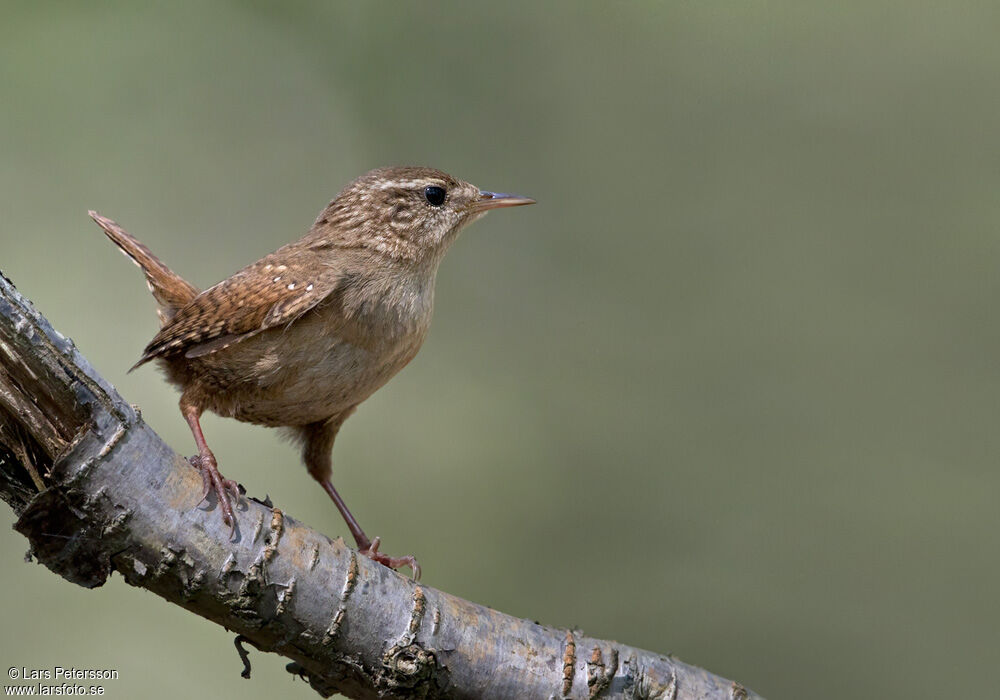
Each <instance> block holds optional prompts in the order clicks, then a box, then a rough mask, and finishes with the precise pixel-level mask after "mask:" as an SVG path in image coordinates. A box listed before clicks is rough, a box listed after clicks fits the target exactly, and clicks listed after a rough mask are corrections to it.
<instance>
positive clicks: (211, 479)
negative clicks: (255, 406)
mask: <svg viewBox="0 0 1000 700" xmlns="http://www.w3.org/2000/svg"><path fill="white" fill-rule="evenodd" d="M181 413H183V414H184V419H185V420H186V421H187V424H188V425H189V426H190V428H191V434H192V435H194V442H195V444H196V445H197V446H198V455H197V456H195V457H191V458H190V459H189V460H188V461H190V462H191V464H192V466H194V467H195V468H196V469H197V470H198V471H200V472H201V479H202V482H203V484H204V486H205V491H204V493H203V494H202V497H201V500H203V501H204V500H205V499H206V498H207V497H208V494H209V492H210V491H215V495H216V497H217V498H218V499H219V510H221V511H222V522H224V523H225V524H226V525H229V528H230V529H229V536H230V538H231V537H232V536H233V535H234V534H236V517H235V516H234V515H233V506H232V503H230V500H229V498H230V493H232V495H233V499H234V500H235V501H236V502H237V503H238V502H239V500H240V491H239V484H237V483H236V482H235V481H233V480H232V479H226V478H225V477H223V476H222V474H221V473H219V465H218V463H217V462H216V461H215V455H214V454H212V450H210V449H209V448H208V443H207V442H205V435H204V434H203V433H202V432H201V421H200V418H201V409H200V408H199V407H198V406H195V405H192V404H189V403H186V402H184V401H182V402H181Z"/></svg>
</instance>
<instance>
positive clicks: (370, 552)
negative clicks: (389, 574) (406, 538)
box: [361, 537, 420, 581]
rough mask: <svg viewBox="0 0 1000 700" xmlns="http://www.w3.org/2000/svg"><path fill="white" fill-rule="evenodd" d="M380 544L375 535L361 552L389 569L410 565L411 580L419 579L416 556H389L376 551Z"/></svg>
mask: <svg viewBox="0 0 1000 700" xmlns="http://www.w3.org/2000/svg"><path fill="white" fill-rule="evenodd" d="M381 544H382V539H381V538H380V537H376V538H375V539H373V540H372V541H371V544H369V545H368V546H367V547H365V548H364V549H362V550H361V554H363V555H365V556H366V557H368V558H369V559H371V560H372V561H377V562H378V563H379V564H382V565H383V566H388V567H389V568H390V569H398V568H400V567H403V566H408V567H410V571H412V572H413V580H414V581H419V580H420V564H418V563H417V559H416V557H414V556H413V555H412V554H408V555H407V556H405V557H390V556H389V555H388V554H382V552H380V551H378V548H379V545H381Z"/></svg>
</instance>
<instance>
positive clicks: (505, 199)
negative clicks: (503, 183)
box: [469, 192, 535, 212]
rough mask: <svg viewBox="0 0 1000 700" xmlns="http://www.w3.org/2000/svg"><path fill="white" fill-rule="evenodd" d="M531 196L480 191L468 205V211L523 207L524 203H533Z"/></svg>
mask: <svg viewBox="0 0 1000 700" xmlns="http://www.w3.org/2000/svg"><path fill="white" fill-rule="evenodd" d="M534 203H535V200H533V199H532V198H531V197H521V196H520V195H516V194H503V193H501V192H480V193H479V199H477V200H476V201H474V202H473V203H472V204H471V205H470V206H469V211H473V212H479V211H486V210H488V209H499V208H500V207H523V206H524V205H525V204H534Z"/></svg>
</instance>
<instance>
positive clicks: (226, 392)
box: [90, 167, 534, 577]
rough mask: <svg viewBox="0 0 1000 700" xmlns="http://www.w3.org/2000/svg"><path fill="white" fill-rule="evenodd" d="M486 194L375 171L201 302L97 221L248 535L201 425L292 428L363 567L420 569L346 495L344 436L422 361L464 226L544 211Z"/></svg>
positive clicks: (202, 463)
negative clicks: (211, 415) (127, 269)
mask: <svg viewBox="0 0 1000 700" xmlns="http://www.w3.org/2000/svg"><path fill="white" fill-rule="evenodd" d="M533 202H534V200H532V199H529V198H527V197H519V196H516V195H510V194H497V193H493V192H484V191H480V190H479V188H478V187H474V186H472V185H470V184H469V183H467V182H463V181H461V180H458V179H456V178H453V177H451V176H450V175H448V174H446V173H443V172H441V171H440V170H434V169H432V168H418V167H394V168H382V169H378V170H373V171H371V172H369V173H367V174H365V175H362V176H361V177H359V178H358V179H357V180H355V181H354V182H352V183H351V184H349V185H348V186H347V187H346V188H344V190H343V191H342V192H341V193H340V194H339V195H337V198H336V199H334V200H333V201H332V202H330V203H329V204H328V205H327V207H326V208H325V209H324V210H323V211H322V212H321V213H320V215H319V218H317V219H316V222H315V223H314V224H313V226H312V228H311V229H310V230H309V232H308V233H307V234H306V235H305V236H304V237H303V238H301V239H299V240H298V241H296V242H294V243H290V244H288V245H286V246H284V247H283V248H279V249H278V250H276V251H275V252H273V253H271V254H270V255H268V256H266V257H264V258H262V259H261V260H258V261H257V262H255V263H253V264H251V265H248V266H247V267H245V268H243V269H242V270H240V271H239V272H237V273H236V274H235V275H233V276H232V277H230V278H229V279H226V280H223V281H222V282H219V283H218V284H216V285H215V286H214V287H211V288H210V289H206V290H205V291H204V292H199V291H198V289H196V288H195V287H193V286H192V285H191V284H189V283H188V282H186V281H185V280H184V279H182V278H181V277H179V276H178V275H177V274H175V273H174V272H172V271H171V270H170V269H169V268H167V266H166V265H164V264H163V263H162V262H160V261H159V260H158V259H157V258H156V257H155V256H154V255H153V254H152V253H151V252H150V251H149V249H148V248H146V246H144V245H143V244H142V243H140V242H139V241H137V240H136V239H135V238H133V237H132V236H131V235H129V234H128V233H126V232H125V231H124V230H123V229H122V228H121V227H120V226H118V224H116V223H115V222H114V221H111V220H110V219H107V218H105V217H103V216H101V215H99V214H98V213H96V212H93V211H92V212H90V216H91V217H92V218H93V219H94V221H96V222H97V223H98V224H99V225H100V226H101V227H102V228H103V229H104V232H105V233H106V234H107V235H108V237H109V238H110V239H111V240H112V241H114V242H115V243H116V244H117V245H118V247H119V248H121V249H122V252H124V253H125V254H126V255H127V256H128V257H130V258H131V259H132V260H133V261H134V262H135V263H136V264H137V265H138V266H139V267H140V268H142V271H143V273H144V274H145V275H146V281H147V282H148V284H149V288H150V291H151V292H152V293H153V296H154V297H155V298H156V301H157V302H158V303H159V309H158V313H159V316H160V326H161V327H160V332H159V333H157V334H156V336H155V337H154V338H153V339H152V340H151V341H150V343H149V345H147V346H146V349H145V352H144V353H143V355H142V357H141V358H140V359H139V361H138V362H137V363H136V365H135V366H134V367H133V369H135V367H138V366H139V365H142V364H144V363H146V362H149V361H150V360H157V361H159V362H160V364H161V365H162V367H163V368H164V369H165V370H166V375H167V378H168V380H169V381H170V382H172V383H173V384H175V385H176V386H177V387H178V388H180V390H181V400H180V408H181V413H183V415H184V418H185V419H186V420H187V422H188V425H189V426H190V427H191V432H192V433H193V434H194V440H195V443H196V444H197V446H198V456H196V457H192V458H191V463H192V464H193V465H194V466H195V467H197V468H198V469H199V470H200V471H201V475H202V478H203V479H204V482H205V494H204V495H205V497H207V496H208V494H209V493H210V492H212V491H214V492H215V494H216V496H217V497H218V500H219V508H220V510H221V512H222V518H223V521H224V522H225V523H226V524H227V525H230V527H231V528H232V531H231V533H230V536H232V534H233V533H234V532H235V528H236V519H235V516H234V515H233V508H232V504H231V502H230V492H231V493H232V495H233V497H234V498H235V499H236V500H237V501H238V500H239V491H238V489H237V485H236V483H235V482H234V481H231V480H229V479H225V478H223V476H222V475H221V474H220V473H219V469H218V466H217V464H216V461H215V456H214V455H213V454H212V451H211V450H210V449H209V447H208V444H207V443H206V442H205V437H204V435H203V434H202V432H201V425H200V423H199V419H200V417H201V414H202V413H203V412H204V411H206V410H208V411H213V412H215V413H217V414H219V415H220V416H229V417H231V418H235V419H237V420H240V421H246V422H249V423H257V424H260V425H267V426H272V427H282V428H285V429H286V430H288V431H289V432H290V434H291V436H292V437H293V438H294V439H295V440H297V441H298V442H300V443H301V445H302V457H303V459H304V461H305V463H306V467H307V468H308V470H309V473H310V474H311V475H312V477H313V478H314V479H316V481H318V482H319V483H320V484H321V485H322V486H323V488H324V489H325V490H326V492H327V493H328V494H329V495H330V498H332V499H333V502H334V503H335V504H336V506H337V508H338V510H339V511H340V514H341V515H342V516H343V517H344V520H345V521H346V522H347V527H348V528H349V529H350V531H351V534H352V535H354V539H355V541H356V542H357V544H358V548H359V550H360V551H361V553H362V554H365V555H366V556H368V557H370V558H372V559H374V560H375V561H378V562H380V563H382V564H385V565H386V566H389V567H392V568H397V567H401V566H409V567H410V568H411V569H412V571H413V574H414V577H419V575H420V567H419V566H418V565H417V561H416V559H414V557H412V556H405V557H390V556H387V555H385V554H382V553H381V552H379V538H377V537H376V538H375V539H374V540H370V539H368V537H367V536H366V535H365V533H364V531H363V530H362V529H361V527H360V526H359V525H358V522H357V520H355V519H354V516H353V515H351V512H350V511H349V510H348V509H347V506H346V505H345V504H344V501H343V499H342V498H341V497H340V494H338V493H337V490H336V489H335V488H334V487H333V483H332V482H331V480H330V477H331V464H332V462H331V451H332V449H333V442H334V439H335V438H336V437H337V431H338V430H339V429H340V426H341V425H342V424H343V423H344V421H345V420H346V419H347V417H348V416H350V415H351V414H352V413H353V412H354V410H355V409H356V408H357V407H358V404H360V403H361V402H362V401H364V400H365V399H367V398H368V397H369V396H371V395H372V393H374V392H375V390H376V389H378V388H379V387H381V386H382V385H383V384H385V383H386V382H387V381H389V379H390V378H391V377H392V376H393V375H394V374H396V373H397V372H398V371H399V370H401V369H402V368H403V367H405V366H406V364H407V363H408V362H409V361H410V360H412V359H413V357H414V356H415V355H416V354H417V351H418V350H419V349H420V346H421V344H422V343H423V342H424V337H425V336H426V335H427V329H428V326H429V325H430V321H431V313H432V310H433V306H434V279H435V276H436V275H437V270H438V265H439V264H440V262H441V258H442V257H443V256H444V253H445V251H446V250H447V249H448V247H449V246H450V245H451V243H452V242H453V241H454V240H455V238H456V237H457V235H458V232H459V231H460V230H461V229H462V227H463V226H465V225H467V224H469V223H471V222H472V221H475V220H476V219H478V218H479V217H481V216H482V215H483V214H484V213H486V212H487V211H488V210H490V209H496V208H499V207H514V206H519V205H523V204H532V203H533Z"/></svg>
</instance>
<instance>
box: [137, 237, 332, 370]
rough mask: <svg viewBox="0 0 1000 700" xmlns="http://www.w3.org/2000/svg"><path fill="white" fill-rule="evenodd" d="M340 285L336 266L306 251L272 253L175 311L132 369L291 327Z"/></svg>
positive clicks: (192, 355)
mask: <svg viewBox="0 0 1000 700" xmlns="http://www.w3.org/2000/svg"><path fill="white" fill-rule="evenodd" d="M344 280H345V275H344V274H343V270H342V268H341V267H338V266H336V265H317V263H316V259H315V257H313V256H311V255H309V253H308V252H307V251H301V252H298V253H291V252H289V251H277V252H276V253H272V254H271V255H269V256H267V257H265V258H263V259H261V260H259V261H258V262H256V263H254V264H252V265H250V266H248V267H245V268H244V269H242V270H240V271H239V272H237V273H236V274H235V275H233V276H232V277H230V278H229V279H226V280H223V281H222V282H220V283H219V284H217V285H215V286H214V287H211V288H210V289H206V290H205V291H204V292H202V293H201V294H199V295H198V296H196V297H195V298H194V299H192V300H191V302H190V303H189V304H188V305H187V306H184V307H182V308H181V309H180V310H178V311H177V313H176V314H175V315H174V317H173V318H171V319H170V321H169V323H168V324H167V325H166V326H164V327H163V328H162V329H161V330H160V332H159V333H157V334H156V336H155V337H154V338H153V339H152V340H151V341H150V342H149V345H147V346H146V349H145V351H144V352H143V355H142V357H141V358H140V359H139V361H138V362H137V363H136V364H135V367H138V366H139V365H142V364H144V363H146V362H149V361H150V360H152V359H154V358H157V357H162V356H165V355H176V354H181V353H183V354H184V356H185V357H201V356H203V355H208V354H210V353H213V352H217V351H219V350H222V349H223V348H226V347H229V346H230V345H233V344H234V343H238V342H240V341H241V340H245V339H246V338H249V337H251V336H253V335H256V334H257V333H260V332H261V331H263V330H266V329H268V328H274V327H276V326H282V325H285V324H288V323H291V322H292V321H294V320H295V319H297V318H299V317H300V316H301V315H302V314H304V313H305V312H307V311H308V310H309V309H312V308H313V307H315V306H316V305H317V304H319V303H320V302H322V301H323V300H324V299H326V298H327V297H329V296H330V295H331V294H333V293H334V292H335V291H336V290H337V288H338V286H339V285H340V284H341V283H342V282H343V281H344ZM135 367H133V369H134V368H135Z"/></svg>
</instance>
